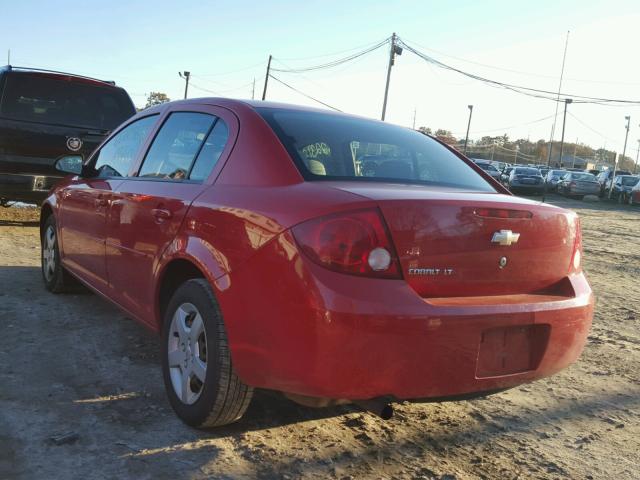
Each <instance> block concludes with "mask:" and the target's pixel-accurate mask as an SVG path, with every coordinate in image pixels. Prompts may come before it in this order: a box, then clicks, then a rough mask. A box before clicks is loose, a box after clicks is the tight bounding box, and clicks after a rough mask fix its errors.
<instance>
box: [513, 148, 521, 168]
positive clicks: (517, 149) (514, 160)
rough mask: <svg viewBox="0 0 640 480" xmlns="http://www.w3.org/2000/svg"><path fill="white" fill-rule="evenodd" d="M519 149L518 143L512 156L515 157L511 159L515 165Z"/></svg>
mask: <svg viewBox="0 0 640 480" xmlns="http://www.w3.org/2000/svg"><path fill="white" fill-rule="evenodd" d="M519 151H520V145H516V154H515V155H514V157H515V158H514V159H513V163H514V164H515V165H517V164H518V152H519Z"/></svg>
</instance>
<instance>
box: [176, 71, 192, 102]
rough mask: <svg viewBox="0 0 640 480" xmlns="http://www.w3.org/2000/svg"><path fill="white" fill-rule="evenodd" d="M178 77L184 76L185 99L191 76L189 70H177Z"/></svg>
mask: <svg viewBox="0 0 640 480" xmlns="http://www.w3.org/2000/svg"><path fill="white" fill-rule="evenodd" d="M178 75H180V78H184V99H185V100H186V99H187V92H188V91H189V78H190V77H191V72H178Z"/></svg>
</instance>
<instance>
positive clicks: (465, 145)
mask: <svg viewBox="0 0 640 480" xmlns="http://www.w3.org/2000/svg"><path fill="white" fill-rule="evenodd" d="M467 108H468V109H469V121H468V122H467V136H466V137H464V151H463V152H462V153H464V154H465V155H466V154H467V143H468V142H469V129H470V128H471V115H473V105H467Z"/></svg>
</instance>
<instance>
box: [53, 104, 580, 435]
mask: <svg viewBox="0 0 640 480" xmlns="http://www.w3.org/2000/svg"><path fill="white" fill-rule="evenodd" d="M57 167H58V168H59V169H60V170H62V171H66V172H68V173H75V175H74V176H69V177H67V178H66V179H65V180H64V181H63V182H62V183H61V184H59V186H57V187H56V188H55V190H53V191H52V192H51V194H50V195H49V197H48V198H47V200H46V201H45V202H44V204H43V207H42V218H41V225H42V227H41V228H42V274H43V277H44V282H45V285H46V287H47V288H48V289H49V290H50V291H52V292H61V291H63V290H65V288H67V287H68V286H70V285H71V283H73V282H75V281H78V280H79V281H80V282H81V283H83V284H85V285H86V286H88V287H89V288H90V289H92V290H94V291H95V292H97V293H99V294H101V295H102V296H104V297H105V298H107V299H109V300H111V301H112V302H113V303H115V304H116V305H118V306H119V307H120V308H122V309H123V310H124V311H125V312H127V314H128V315H130V316H131V317H133V318H136V319H138V320H139V321H140V322H142V323H143V324H145V325H146V326H148V327H149V328H151V329H153V330H155V331H157V332H159V333H161V334H162V366H163V372H164V381H165V384H166V390H167V394H168V396H169V400H170V402H171V405H172V406H173V408H174V409H175V411H176V413H177V414H178V415H179V416H180V418H181V419H183V420H184V421H185V422H186V423H187V424H189V425H193V426H197V427H211V426H218V425H224V424H227V423H230V422H233V421H235V420H237V419H239V418H240V417H241V416H242V414H243V413H244V411H245V410H246V408H247V406H248V404H249V401H250V399H251V396H252V392H253V389H254V388H267V389H272V390H278V391H281V392H283V393H285V394H286V395H287V396H288V397H289V398H291V399H293V400H295V401H298V402H300V403H303V404H306V405H315V406H322V405H330V404H335V403H339V402H347V401H350V402H355V403H358V404H360V405H362V406H363V407H365V408H369V409H370V410H373V411H377V412H378V413H381V414H383V415H386V414H388V413H389V411H390V407H389V404H390V402H393V401H395V400H402V399H408V400H416V401H429V400H436V399H444V398H447V399H450V398H468V397H470V396H474V395H486V394H488V393H492V392H496V391H499V390H503V389H506V388H510V387H514V386H516V385H519V384H522V383H525V382H530V381H532V380H535V379H538V378H541V377H544V376H547V375H551V374H553V373H555V372H557V371H559V370H561V369H562V368H564V367H566V366H567V365H569V364H570V363H572V362H573V361H575V360H576V358H577V357H578V356H579V354H580V352H581V350H582V348H583V346H584V343H585V339H586V337H587V334H588V331H589V328H590V325H591V319H592V314H593V295H592V292H591V289H590V287H589V284H588V283H587V280H586V278H585V275H584V273H583V271H582V264H581V256H582V247H581V234H580V224H579V221H578V218H577V217H576V215H575V214H574V213H572V212H569V211H567V210H563V209H561V208H558V207H554V206H551V205H547V204H543V203H538V202H533V201H529V200H524V199H521V198H517V197H514V196H512V195H510V194H509V192H508V191H506V190H505V189H504V188H503V187H502V186H501V185H500V184H499V183H497V182H496V181H494V180H493V179H492V178H491V177H490V176H488V175H487V174H486V173H485V172H484V171H483V170H481V169H480V168H478V167H477V166H475V165H474V164H473V163H472V162H470V161H469V160H467V159H466V158H464V157H463V156H461V155H460V154H458V153H457V152H455V151H454V150H452V149H450V148H448V147H447V146H445V145H443V144H441V143H439V142H438V141H437V140H435V139H433V138H430V137H428V136H425V135H422V134H421V133H418V132H415V131H412V130H409V129H406V128H402V127H398V126H394V125H389V124H386V123H382V122H378V121H373V120H368V119H364V118H358V117H353V116H349V115H343V114H337V113H330V112H326V111H320V110H314V109H310V108H303V107H295V106H289V105H281V104H274V103H265V102H244V101H235V100H226V99H198V100H188V101H181V102H173V103H169V104H164V105H161V106H157V107H155V108H151V109H147V110H144V111H142V112H140V113H139V114H138V115H136V116H135V117H133V118H132V119H130V120H129V121H127V122H126V123H125V124H123V125H121V126H120V127H119V128H118V129H117V130H116V131H114V132H113V133H112V134H111V136H110V137H109V138H108V139H107V140H106V141H105V142H104V143H103V144H102V145H101V146H100V147H99V148H98V149H97V150H96V151H95V152H94V153H93V154H92V155H91V156H90V157H89V158H87V159H82V158H80V157H73V156H68V157H63V158H61V159H59V161H58V163H57ZM385 412H386V413H385Z"/></svg>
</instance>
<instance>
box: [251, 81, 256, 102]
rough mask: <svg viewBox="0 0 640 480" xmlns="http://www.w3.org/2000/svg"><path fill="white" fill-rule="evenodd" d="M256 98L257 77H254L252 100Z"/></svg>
mask: <svg viewBox="0 0 640 480" xmlns="http://www.w3.org/2000/svg"><path fill="white" fill-rule="evenodd" d="M255 98H256V77H253V87H251V100H254V99H255Z"/></svg>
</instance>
